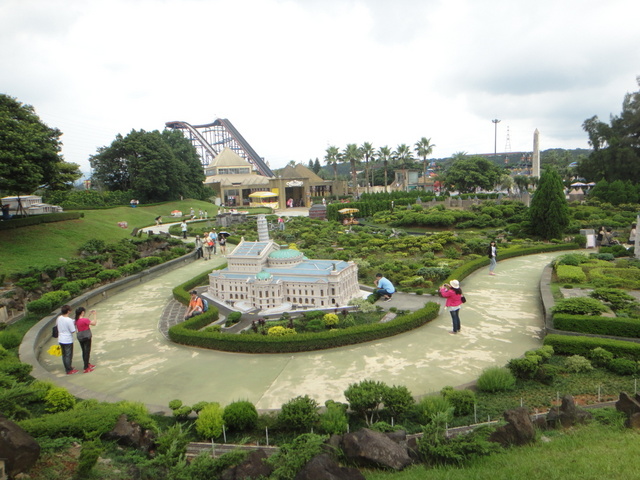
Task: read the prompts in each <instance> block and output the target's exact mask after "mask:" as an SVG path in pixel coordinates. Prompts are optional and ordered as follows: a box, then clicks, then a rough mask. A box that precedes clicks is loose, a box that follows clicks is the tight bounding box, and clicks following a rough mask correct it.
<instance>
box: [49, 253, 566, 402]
mask: <svg viewBox="0 0 640 480" xmlns="http://www.w3.org/2000/svg"><path fill="white" fill-rule="evenodd" d="M564 253H566V252H556V253H548V254H539V255H534V256H528V257H519V258H514V259H510V260H506V261H503V262H500V263H499V264H498V268H497V270H496V273H497V275H496V276H489V275H488V274H487V270H486V269H481V270H479V271H477V272H475V273H473V274H472V275H470V276H469V277H467V278H466V279H465V280H464V281H463V282H462V288H463V290H464V291H465V295H466V297H467V303H466V304H465V305H464V306H463V310H462V311H461V314H460V317H461V321H462V331H461V333H460V334H458V335H451V334H449V331H450V330H451V320H450V316H449V314H448V312H446V311H444V310H442V311H441V314H440V316H439V317H438V318H437V319H435V320H434V321H433V322H431V323H430V324H428V325H425V326H423V327H421V328H419V329H417V330H414V331H412V332H407V333H404V334H401V335H398V336H395V337H391V338H387V339H384V340H380V341H376V342H369V343H365V344H360V345H354V346H349V347H342V348H337V349H333V350H324V351H317V352H307V353H296V354H277V355H250V354H237V353H226V352H217V351H211V350H205V349H198V348H191V347H185V346H181V345H175V344H172V343H171V342H168V341H167V340H166V339H165V338H164V337H163V336H162V334H161V333H160V332H159V331H158V328H157V325H158V319H159V318H160V317H161V315H162V312H163V309H164V307H165V305H166V303H167V302H168V301H169V299H170V298H171V290H172V288H173V287H174V286H175V285H178V284H180V283H182V282H184V281H186V280H187V279H189V278H192V277H194V276H195V275H196V274H198V273H200V272H202V271H205V270H208V269H211V268H212V267H213V266H214V262H215V263H219V262H222V261H224V259H222V258H219V257H218V258H217V259H215V260H212V261H208V262H203V261H199V262H194V263H192V264H189V265H187V266H185V267H182V268H179V269H177V270H175V271H173V272H171V273H168V274H166V275H164V276H162V277H160V278H157V279H155V280H151V281H149V282H148V283H145V284H143V285H140V286H137V287H134V288H132V289H130V290H128V291H126V292H122V293H120V294H118V295H116V296H114V297H112V298H110V299H107V300H105V301H103V302H101V303H100V304H99V305H98V308H97V309H98V314H99V316H98V322H99V323H98V325H97V326H96V327H94V328H93V331H94V340H93V353H92V363H95V364H96V365H98V367H97V368H96V370H95V371H94V372H92V373H90V374H76V375H72V376H66V375H64V374H63V370H62V362H61V361H60V359H59V358H58V357H52V356H50V355H47V354H46V353H43V354H42V355H41V357H40V361H41V363H42V365H43V366H44V367H45V368H46V369H47V370H48V371H49V372H51V373H52V374H54V375H56V376H57V377H59V378H60V380H61V383H63V384H68V383H71V384H73V385H74V387H76V388H79V389H86V390H83V391H84V392H86V395H83V396H84V397H87V398H89V397H92V396H93V397H96V398H106V397H107V396H108V398H111V399H113V398H114V397H115V398H120V399H126V400H134V401H141V402H144V403H146V404H147V405H149V406H150V407H151V408H152V409H159V408H164V409H166V406H167V404H168V403H169V401H170V400H172V399H176V398H179V399H181V400H183V401H184V402H185V403H186V404H193V403H195V402H198V401H201V400H205V401H217V402H219V403H220V404H222V405H226V404H228V403H230V402H232V401H234V400H239V399H246V400H250V401H251V402H253V403H254V404H255V405H256V406H257V408H259V409H271V408H279V407H280V406H281V405H282V404H283V403H285V402H287V401H288V400H290V399H292V398H294V397H296V396H298V395H305V394H308V395H309V396H311V397H313V398H315V399H316V400H317V401H318V402H319V403H321V404H322V403H324V401H325V400H327V399H334V400H337V401H339V400H344V397H343V392H344V390H345V389H346V388H347V387H348V386H349V384H351V383H356V382H359V381H361V380H363V379H373V380H378V381H382V382H385V383H386V384H388V385H405V386H406V387H407V388H409V390H410V391H411V392H412V393H413V394H414V395H416V396H420V395H424V394H428V393H432V392H437V391H439V390H440V389H441V388H442V387H444V386H446V385H460V384H464V383H466V382H470V381H472V380H475V379H476V378H477V377H478V376H479V374H480V373H481V372H482V370H483V369H484V368H486V367H489V366H495V365H504V364H505V363H506V362H507V361H508V360H510V359H511V358H514V357H518V356H520V355H522V354H523V353H524V352H525V351H526V350H530V349H532V348H537V347H538V346H540V344H541V338H542V330H543V314H542V310H541V306H540V297H539V292H538V282H539V278H540V274H541V272H542V269H543V267H544V266H545V265H547V264H548V263H549V262H550V261H551V260H552V258H554V257H555V256H557V255H561V254H564ZM429 299H430V297H425V301H427V300H429ZM52 343H53V342H52ZM47 348H48V345H47V346H45V347H44V348H43V349H42V352H46V350H47ZM74 353H75V356H74V362H75V365H76V366H78V365H80V363H81V357H80V351H79V348H78V346H77V343H76V349H75V352H74ZM74 390H75V388H74Z"/></svg>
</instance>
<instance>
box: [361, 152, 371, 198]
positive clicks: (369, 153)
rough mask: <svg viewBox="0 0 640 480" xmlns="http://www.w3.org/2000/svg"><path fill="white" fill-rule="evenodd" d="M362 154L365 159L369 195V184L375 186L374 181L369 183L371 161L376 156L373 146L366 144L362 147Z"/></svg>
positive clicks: (365, 176)
mask: <svg viewBox="0 0 640 480" xmlns="http://www.w3.org/2000/svg"><path fill="white" fill-rule="evenodd" d="M360 153H361V154H362V156H363V157H364V178H365V188H366V191H367V193H369V183H371V185H373V181H371V182H369V178H370V177H369V159H370V158H372V157H373V154H374V150H373V145H371V143H369V142H364V143H363V144H362V146H361V147H360Z"/></svg>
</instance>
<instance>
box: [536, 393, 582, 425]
mask: <svg viewBox="0 0 640 480" xmlns="http://www.w3.org/2000/svg"><path fill="white" fill-rule="evenodd" d="M590 418H592V415H591V414H590V413H589V412H587V411H586V410H584V409H583V408H580V407H578V406H576V403H575V401H574V400H573V397H572V396H571V395H565V396H564V397H562V404H561V405H560V407H553V408H552V409H551V410H549V413H548V414H547V425H549V426H556V425H558V424H560V425H562V426H563V427H564V428H569V427H572V426H573V425H576V424H580V423H585V422H586V421H587V420H589V419H590Z"/></svg>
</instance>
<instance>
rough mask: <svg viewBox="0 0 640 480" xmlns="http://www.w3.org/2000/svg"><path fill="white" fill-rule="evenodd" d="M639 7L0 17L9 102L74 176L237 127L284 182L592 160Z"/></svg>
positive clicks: (33, 3)
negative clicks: (179, 125) (215, 129)
mask: <svg viewBox="0 0 640 480" xmlns="http://www.w3.org/2000/svg"><path fill="white" fill-rule="evenodd" d="M639 18H640V2H638V1H637V0H609V1H607V2H603V1H601V0H597V1H595V0H538V1H537V2H524V1H518V0H508V1H507V0H446V1H445V0H442V1H438V0H289V1H285V0H235V1H232V0H227V1H221V0H103V1H101V0H2V1H0V93H5V94H8V95H10V96H12V97H16V98H17V99H18V100H19V101H21V102H23V103H26V104H30V105H33V106H34V107H35V109H36V112H37V113H38V115H39V116H40V118H41V119H42V120H43V121H44V122H45V123H47V124H48V125H49V126H51V127H56V128H59V129H60V130H61V131H62V132H63V133H64V135H63V137H62V141H63V143H64V147H63V154H64V157H65V159H66V160H67V161H70V162H75V163H78V164H80V165H81V167H82V169H83V171H88V170H89V166H88V165H89V164H88V157H89V156H90V155H92V154H94V153H96V149H97V148H99V147H101V146H107V145H109V144H110V143H111V142H112V141H113V139H114V138H115V135H116V134H118V133H121V134H123V135H126V134H127V133H128V132H129V131H131V130H132V129H136V130H140V129H144V130H155V129H158V130H162V129H163V128H164V124H165V122H167V121H174V120H181V121H186V122H188V123H191V124H192V125H199V124H204V123H209V122H212V121H214V120H215V119H216V118H218V117H220V118H228V119H229V120H230V121H231V122H232V123H233V124H234V125H235V126H236V128H237V129H238V130H239V131H240V133H241V134H242V135H243V136H244V137H245V139H247V141H248V142H249V143H250V144H251V146H252V147H253V148H254V149H255V150H256V151H257V152H258V154H259V155H261V156H263V157H264V158H265V159H266V160H267V161H268V162H269V164H270V165H271V167H272V168H278V167H282V166H284V165H285V164H286V163H287V162H288V161H289V160H296V161H298V162H304V163H305V164H306V163H307V162H308V160H309V159H310V158H313V159H315V158H316V157H319V158H320V160H321V161H322V159H323V157H324V154H325V149H326V148H327V146H329V145H336V146H338V147H339V148H340V149H343V148H344V147H345V145H346V144H347V143H357V144H362V143H363V142H366V141H368V142H371V143H373V145H374V147H376V148H378V147H380V146H383V145H388V146H390V147H391V148H395V147H396V146H397V145H398V144H400V143H407V144H409V145H411V146H413V145H414V144H415V143H416V141H418V140H419V139H420V138H421V137H427V138H430V139H431V142H432V143H433V144H435V145H436V147H435V148H434V151H433V157H435V158H441V157H446V156H450V155H451V154H453V153H456V152H461V151H464V152H467V153H489V152H493V149H494V124H493V123H492V122H491V120H492V119H500V120H501V122H500V123H499V124H498V134H497V149H498V151H499V152H502V151H505V148H506V147H507V128H508V130H509V140H510V141H509V143H510V147H511V148H510V150H511V151H531V150H532V148H533V132H534V130H535V129H536V128H537V129H539V130H540V134H541V138H540V147H541V149H542V150H546V149H548V148H588V144H587V137H586V134H585V133H584V131H583V130H582V122H583V121H584V120H585V119H587V118H589V117H591V116H593V115H598V116H599V117H600V118H601V119H602V120H604V121H608V119H609V115H610V114H619V113H620V112H621V106H622V100H623V97H624V95H625V93H627V92H632V91H637V90H638V86H637V84H636V80H635V78H636V75H639V74H640V27H639V26H638V25H639V21H638V19H639Z"/></svg>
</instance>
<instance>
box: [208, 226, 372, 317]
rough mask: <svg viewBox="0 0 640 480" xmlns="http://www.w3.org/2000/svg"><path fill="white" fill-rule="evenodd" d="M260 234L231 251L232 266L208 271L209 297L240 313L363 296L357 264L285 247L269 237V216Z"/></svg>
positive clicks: (340, 303)
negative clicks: (255, 239)
mask: <svg viewBox="0 0 640 480" xmlns="http://www.w3.org/2000/svg"><path fill="white" fill-rule="evenodd" d="M258 237H259V239H258V241H257V242H248V241H245V240H244V239H243V240H242V241H241V242H240V244H239V245H238V246H237V247H236V248H235V249H234V250H233V252H231V253H230V254H228V255H227V267H226V268H224V269H222V270H214V271H213V272H211V273H210V274H209V289H208V292H207V293H208V296H210V297H213V298H214V299H217V300H218V301H220V302H221V303H226V304H228V305H233V306H234V307H235V308H236V309H237V310H241V311H251V310H254V309H257V310H260V311H264V310H268V309H277V308H284V309H287V310H289V309H322V308H337V307H341V306H346V305H347V304H348V302H349V300H351V299H352V298H355V297H358V296H360V286H359V284H358V266H357V265H356V264H355V263H353V262H345V261H343V260H311V259H309V258H306V257H305V256H304V254H303V253H302V252H301V251H299V250H295V249H290V248H287V247H281V246H280V245H278V244H276V243H275V242H274V241H273V240H271V239H269V235H268V230H267V224H266V219H265V217H264V215H259V216H258Z"/></svg>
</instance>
